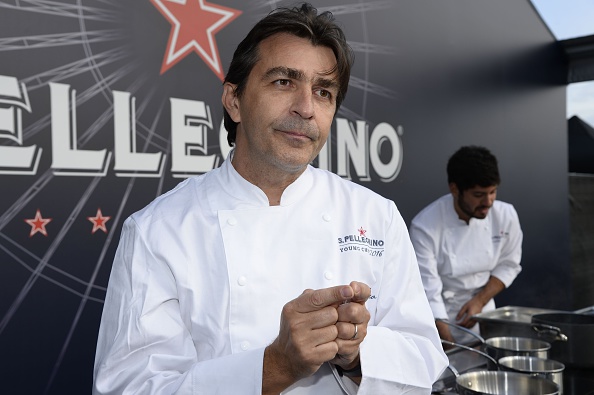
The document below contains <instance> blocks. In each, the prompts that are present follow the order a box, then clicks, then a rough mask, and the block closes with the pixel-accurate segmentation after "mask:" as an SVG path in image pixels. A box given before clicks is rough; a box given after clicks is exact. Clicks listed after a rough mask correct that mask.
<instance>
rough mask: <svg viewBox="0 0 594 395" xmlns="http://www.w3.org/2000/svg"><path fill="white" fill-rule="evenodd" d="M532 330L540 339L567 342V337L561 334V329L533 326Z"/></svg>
mask: <svg viewBox="0 0 594 395" xmlns="http://www.w3.org/2000/svg"><path fill="white" fill-rule="evenodd" d="M532 330H533V331H535V332H536V333H537V334H538V336H539V337H545V338H547V339H551V340H559V341H562V342H566V341H567V336H566V335H564V334H563V333H561V329H560V328H557V327H556V326H551V325H545V324H534V323H533V324H532Z"/></svg>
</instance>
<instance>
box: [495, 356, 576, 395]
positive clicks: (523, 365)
mask: <svg viewBox="0 0 594 395" xmlns="http://www.w3.org/2000/svg"><path fill="white" fill-rule="evenodd" d="M498 362H499V368H500V369H502V370H505V371H509V372H517V373H524V374H529V375H532V376H539V377H543V378H545V379H549V380H552V381H553V382H555V383H556V384H557V385H558V386H559V393H560V394H563V370H564V369H565V365H563V364H562V363H561V362H559V361H554V360H552V359H543V358H536V357H518V356H515V357H504V358H501V359H500V360H499V361H498Z"/></svg>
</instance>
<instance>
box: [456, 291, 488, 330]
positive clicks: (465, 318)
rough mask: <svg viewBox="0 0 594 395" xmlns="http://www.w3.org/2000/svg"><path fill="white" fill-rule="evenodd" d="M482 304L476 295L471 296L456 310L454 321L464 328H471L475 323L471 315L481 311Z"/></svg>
mask: <svg viewBox="0 0 594 395" xmlns="http://www.w3.org/2000/svg"><path fill="white" fill-rule="evenodd" d="M484 306H485V305H484V304H483V302H482V301H480V300H479V299H478V298H477V297H473V298H472V299H470V300H469V301H468V302H466V303H465V304H464V306H462V308H461V309H460V311H459V312H458V315H457V316H456V323H457V324H458V325H460V326H463V327H465V328H472V327H473V326H474V325H475V324H476V321H475V320H473V319H472V316H473V315H475V314H479V313H480V312H482V311H483V307H484Z"/></svg>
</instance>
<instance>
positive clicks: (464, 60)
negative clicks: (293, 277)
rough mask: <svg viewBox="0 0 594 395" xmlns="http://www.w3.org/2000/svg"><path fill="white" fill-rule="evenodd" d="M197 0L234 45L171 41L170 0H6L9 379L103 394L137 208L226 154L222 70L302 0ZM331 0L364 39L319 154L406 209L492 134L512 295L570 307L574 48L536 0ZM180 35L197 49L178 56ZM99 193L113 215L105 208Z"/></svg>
mask: <svg viewBox="0 0 594 395" xmlns="http://www.w3.org/2000/svg"><path fill="white" fill-rule="evenodd" d="M187 2H188V4H190V5H194V8H193V11H194V12H196V14H195V15H198V11H199V10H198V8H197V5H199V4H200V3H202V4H203V5H204V6H205V7H204V8H205V11H202V12H203V14H201V15H202V16H204V15H208V16H210V17H211V18H212V17H213V16H214V19H209V21H211V22H210V25H208V26H212V25H213V24H214V23H215V21H219V22H220V25H216V26H214V31H215V33H214V35H213V38H214V41H213V43H214V44H216V47H217V48H218V54H219V56H217V55H216V52H215V51H213V49H212V48H213V47H211V46H210V44H209V43H208V41H207V40H206V39H205V37H207V36H204V35H202V36H201V37H198V38H196V40H197V41H196V42H199V43H202V46H201V47H200V48H203V49H204V48H206V49H204V51H203V53H202V55H200V53H199V52H200V51H199V50H198V48H199V47H198V46H196V47H192V46H190V47H188V48H189V49H187V51H186V52H187V53H185V52H184V49H183V43H182V41H184V39H186V38H187V37H185V36H183V35H178V36H177V39H178V41H180V42H179V43H177V46H176V45H174V44H171V45H168V44H169V39H170V33H171V32H172V26H175V24H172V21H173V19H172V17H171V15H168V14H167V13H165V12H161V11H160V10H159V8H158V6H159V5H170V6H171V4H172V3H173V2H172V1H168V0H162V1H157V0H155V1H150V0H135V1H115V0H111V1H104V0H103V1H101V0H68V1H55V2H44V3H39V2H32V1H26V0H21V1H19V2H14V1H11V0H0V59H1V61H0V186H1V187H0V320H1V321H0V361H1V362H0V364H1V365H0V371H1V372H2V384H1V387H2V392H3V393H10V394H41V393H47V394H84V393H90V386H91V378H92V365H93V358H94V352H95V341H96V336H97V330H98V325H99V319H100V315H101V310H102V300H103V298H104V295H105V287H106V285H107V279H108V276H109V271H110V268H111V261H112V258H113V255H114V252H115V248H116V246H117V241H118V239H119V234H120V229H121V224H122V221H123V220H124V219H125V217H127V216H128V215H130V214H131V213H132V212H134V211H136V210H138V209H140V208H142V207H143V206H144V205H146V204H147V203H148V202H150V201H151V200H152V199H154V198H155V197H156V196H158V195H159V194H161V193H163V192H164V191H166V190H169V189H171V188H172V187H173V186H174V185H175V184H177V183H178V182H179V181H180V180H181V179H180V178H179V177H183V176H187V175H191V174H190V173H200V171H201V170H200V169H204V168H208V166H216V165H219V164H220V163H221V161H222V158H223V157H224V156H225V155H226V153H227V151H228V148H227V147H225V146H224V144H221V143H220V142H219V141H220V140H219V139H220V136H221V133H220V129H221V120H222V111H221V106H220V93H221V80H220V75H221V73H224V71H225V70H226V66H227V65H228V64H229V61H230V59H231V56H232V52H233V49H234V47H235V45H236V44H237V43H238V41H239V39H240V38H242V37H243V36H244V35H245V33H246V32H247V31H248V30H249V28H250V27H251V26H252V25H253V23H254V22H255V21H257V20H258V19H259V18H260V17H261V16H263V15H264V14H265V13H267V12H269V11H270V10H271V9H272V8H273V7H274V6H276V5H286V4H291V3H287V2H280V1H279V2H274V1H272V2H265V1H256V0H254V1H245V0H242V1H239V0H212V2H209V3H207V2H201V1H200V2H199V0H187ZM178 3H179V2H178ZM316 5H317V6H318V8H319V9H320V10H331V11H333V12H334V14H335V15H336V17H337V19H338V20H339V21H340V22H341V24H342V25H343V26H344V29H345V31H346V33H347V37H348V38H349V41H350V43H351V45H352V46H353V48H354V49H355V51H356V55H357V59H356V64H355V67H354V70H353V74H352V79H351V82H350V88H349V93H348V96H347V99H346V101H345V102H344V104H343V107H342V108H341V110H340V111H339V113H338V120H337V121H336V122H335V123H334V125H333V130H332V134H331V141H330V144H328V147H329V149H328V151H327V152H328V155H325V156H324V157H323V158H321V160H320V161H319V162H316V165H319V166H322V167H326V168H330V170H332V171H334V172H337V173H338V174H340V175H341V176H343V177H345V178H351V179H352V180H353V181H355V182H358V183H361V184H363V185H366V186H368V187H369V188H371V189H373V190H375V191H377V192H379V193H381V194H383V195H384V196H386V197H388V198H390V199H393V200H394V201H395V202H396V204H397V205H398V207H399V209H400V210H401V212H402V214H403V216H404V218H405V220H406V221H407V222H409V221H410V220H411V219H412V217H413V216H414V215H415V214H416V212H417V211H419V210H420V209H421V208H422V207H424V206H425V205H426V204H428V203H429V202H430V201H432V200H434V199H435V198H437V197H438V196H440V195H442V194H445V193H447V183H446V180H445V163H446V161H447V158H448V157H449V155H450V154H451V153H452V152H454V151H455V150H456V149H457V148H458V147H459V146H461V145H467V144H480V145H485V146H487V147H489V148H490V149H491V150H492V151H493V152H494V153H495V154H496V155H497V156H498V158H499V160H500V167H501V173H502V178H503V183H502V185H501V188H500V192H499V198H500V199H502V200H505V201H509V202H512V203H513V204H514V205H515V206H516V208H517V210H518V213H519V215H520V220H521V223H522V227H523V230H524V235H525V242H524V258H523V267H524V270H523V272H522V273H521V274H520V276H519V277H518V279H517V280H516V282H515V283H514V284H513V285H512V287H511V288H510V289H508V290H506V291H504V293H503V294H502V295H501V296H500V297H498V303H499V304H500V305H506V304H510V305H521V306H538V307H549V308H568V307H569V306H570V305H571V288H570V280H571V278H570V267H569V219H568V202H567V195H568V193H567V141H566V131H567V125H566V120H565V100H566V96H565V88H566V87H565V85H564V82H563V81H564V75H565V65H564V62H563V59H562V58H561V53H560V51H559V50H558V48H557V46H556V43H555V40H554V38H553V36H552V35H551V34H550V32H549V31H548V30H547V28H546V26H545V25H544V23H543V22H542V21H541V19H540V18H539V17H538V15H537V13H536V11H535V10H534V9H533V8H532V6H531V4H530V2H529V1H528V0H498V1H489V0H447V1H434V0H393V1H392V0H390V1H379V0H378V1H362V0H359V1H357V0H352V1H350V2H345V1H332V0H320V1H318V2H317V3H316ZM209 7H210V8H209ZM188 14H191V13H189V12H188V13H186V15H188ZM174 16H175V15H174ZM202 16H200V18H202ZM181 26H186V25H184V24H183V23H182V24H181ZM205 26H206V27H208V26H207V25H205ZM185 43H186V44H187V43H190V44H191V41H189V40H187V39H186V41H185ZM171 47H173V49H174V50H176V49H177V50H179V51H178V52H180V53H181V54H182V56H179V57H177V58H175V57H174V58H172V60H171V61H170V62H169V63H166V65H167V67H164V59H166V58H165V55H166V52H167V49H168V48H169V49H171ZM194 49H196V50H194ZM173 52H175V51H173ZM184 54H185V55H186V56H184ZM219 57H220V68H217V58H219ZM209 59H210V62H209ZM209 63H210V66H209ZM164 69H166V70H164ZM162 70H163V71H164V72H163V73H161V71H162ZM128 94H129V95H128ZM131 98H134V99H133V100H132V99H131ZM114 101H115V102H116V104H115V105H114ZM115 118H118V119H119V121H117V122H116V121H115V120H114V119H115ZM116 125H117V126H116ZM118 128H119V129H118ZM116 129H118V131H116ZM174 135H175V136H176V137H174ZM223 136H224V134H223ZM176 139H177V141H175V140H176ZM180 139H181V140H180ZM189 140H192V141H189ZM116 141H117V142H116ZM180 141H181V143H180ZM188 143H189V144H188ZM126 153H128V154H129V155H132V156H128V157H127V156H126ZM143 153H146V154H152V155H150V156H148V155H144V156H143V155H142V154H143ZM184 160H185V161H186V162H184ZM99 210H101V214H102V216H103V217H105V218H107V217H109V219H104V221H106V222H104V223H103V224H102V223H100V222H97V219H94V222H93V221H92V220H91V219H92V218H94V217H95V218H96V217H101V216H99V215H98V214H99ZM38 211H39V217H38V221H37V223H36V225H35V224H33V222H32V221H31V220H33V219H35V216H36V213H37V212H38ZM89 218H91V219H89ZM48 219H51V221H50V222H47V223H46V224H45V225H44V223H43V220H46V221H47V220H48ZM100 219H101V218H99V220H100ZM27 220H29V222H27Z"/></svg>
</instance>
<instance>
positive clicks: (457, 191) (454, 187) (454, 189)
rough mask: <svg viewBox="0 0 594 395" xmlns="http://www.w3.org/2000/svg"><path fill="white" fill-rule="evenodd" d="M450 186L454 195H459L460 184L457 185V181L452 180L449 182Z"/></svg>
mask: <svg viewBox="0 0 594 395" xmlns="http://www.w3.org/2000/svg"><path fill="white" fill-rule="evenodd" d="M448 186H449V187H450V192H451V193H452V195H454V196H458V193H459V192H460V191H459V190H458V186H457V185H456V183H455V182H450V183H449V184H448Z"/></svg>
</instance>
